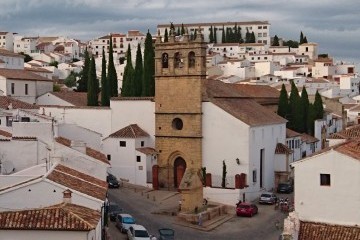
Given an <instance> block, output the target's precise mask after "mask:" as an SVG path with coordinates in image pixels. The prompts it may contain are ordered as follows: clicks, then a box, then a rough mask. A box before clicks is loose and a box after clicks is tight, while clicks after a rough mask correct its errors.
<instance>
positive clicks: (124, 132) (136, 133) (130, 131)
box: [109, 124, 150, 138]
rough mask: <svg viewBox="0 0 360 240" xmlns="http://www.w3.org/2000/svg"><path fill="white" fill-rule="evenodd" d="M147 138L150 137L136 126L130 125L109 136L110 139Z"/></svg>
mask: <svg viewBox="0 0 360 240" xmlns="http://www.w3.org/2000/svg"><path fill="white" fill-rule="evenodd" d="M149 136H150V135H149V134H148V133H147V132H145V131H144V130H143V129H142V128H140V127H139V126H138V125H137V124H131V125H129V126H126V127H124V128H122V129H120V130H119V131H116V132H114V133H112V134H110V135H109V137H111V138H139V137H149Z"/></svg>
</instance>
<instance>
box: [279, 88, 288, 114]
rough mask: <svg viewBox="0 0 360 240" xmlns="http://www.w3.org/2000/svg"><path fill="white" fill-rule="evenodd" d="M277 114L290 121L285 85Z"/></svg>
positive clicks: (281, 92)
mask: <svg viewBox="0 0 360 240" xmlns="http://www.w3.org/2000/svg"><path fill="white" fill-rule="evenodd" d="M277 114H278V115H279V116H281V117H283V118H285V119H288V114H289V99H288V93H287V91H286V88H285V84H282V86H281V91H280V97H279V104H278V110H277Z"/></svg>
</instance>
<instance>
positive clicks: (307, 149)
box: [301, 133, 321, 158]
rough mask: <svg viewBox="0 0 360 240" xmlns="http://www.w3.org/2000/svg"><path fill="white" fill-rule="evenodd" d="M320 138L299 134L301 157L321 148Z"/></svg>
mask: <svg viewBox="0 0 360 240" xmlns="http://www.w3.org/2000/svg"><path fill="white" fill-rule="evenodd" d="M319 141H320V140H319V139H317V138H315V137H313V136H311V135H309V134H306V133H303V134H301V157H302V158H304V157H306V156H309V155H311V154H313V153H315V152H317V151H319V150H320V149H321V143H320V142H319Z"/></svg>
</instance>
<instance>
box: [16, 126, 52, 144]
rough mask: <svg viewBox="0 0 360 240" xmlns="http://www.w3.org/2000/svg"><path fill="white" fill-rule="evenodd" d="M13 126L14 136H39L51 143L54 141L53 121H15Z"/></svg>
mask: <svg viewBox="0 0 360 240" xmlns="http://www.w3.org/2000/svg"><path fill="white" fill-rule="evenodd" d="M12 126H13V129H12V134H13V136H14V137H37V138H38V139H40V140H41V141H44V142H46V143H47V144H49V145H50V144H51V143H52V142H53V139H54V132H53V126H52V122H13V123H12Z"/></svg>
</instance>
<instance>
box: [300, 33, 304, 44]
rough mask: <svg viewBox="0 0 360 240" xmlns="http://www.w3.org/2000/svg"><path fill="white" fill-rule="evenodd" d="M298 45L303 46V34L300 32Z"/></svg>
mask: <svg viewBox="0 0 360 240" xmlns="http://www.w3.org/2000/svg"><path fill="white" fill-rule="evenodd" d="M299 43H300V44H303V43H304V34H303V32H302V31H301V32H300V42H299Z"/></svg>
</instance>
